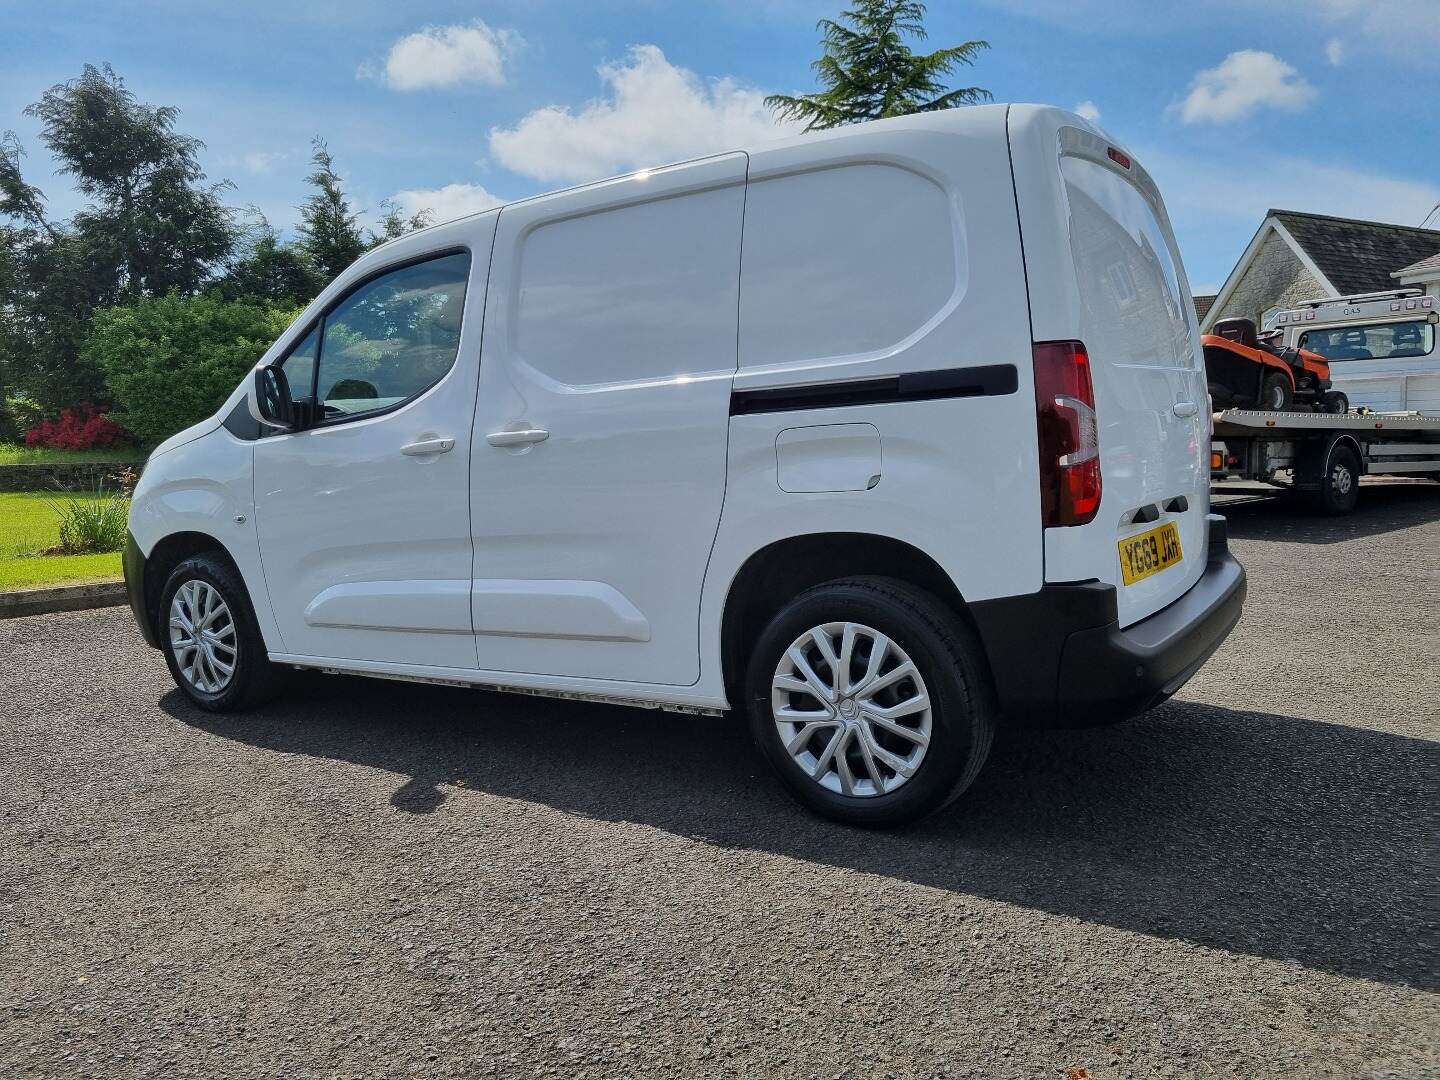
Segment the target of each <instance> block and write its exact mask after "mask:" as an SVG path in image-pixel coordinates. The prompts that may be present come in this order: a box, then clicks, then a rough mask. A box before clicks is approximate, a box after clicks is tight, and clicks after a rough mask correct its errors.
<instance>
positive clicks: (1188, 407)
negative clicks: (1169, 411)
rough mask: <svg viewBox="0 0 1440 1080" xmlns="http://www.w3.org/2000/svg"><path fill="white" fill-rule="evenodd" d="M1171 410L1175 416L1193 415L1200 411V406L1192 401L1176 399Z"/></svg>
mask: <svg viewBox="0 0 1440 1080" xmlns="http://www.w3.org/2000/svg"><path fill="white" fill-rule="evenodd" d="M1173 411H1174V413H1175V415H1176V416H1180V417H1185V416H1194V415H1195V414H1196V413H1198V412H1199V411H1200V406H1199V405H1196V404H1195V402H1193V401H1177V402H1176V403H1175V408H1174V410H1173Z"/></svg>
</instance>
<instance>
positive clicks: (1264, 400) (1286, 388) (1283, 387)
mask: <svg viewBox="0 0 1440 1080" xmlns="http://www.w3.org/2000/svg"><path fill="white" fill-rule="evenodd" d="M1294 397H1295V388H1294V387H1292V386H1291V385H1290V380H1289V379H1287V378H1286V377H1285V376H1284V375H1282V374H1280V372H1278V371H1277V372H1274V373H1273V374H1270V375H1266V376H1265V382H1264V383H1263V384H1262V385H1261V387H1260V407H1261V408H1262V409H1272V410H1275V411H1277V412H1281V411H1284V410H1285V409H1288V408H1290V402H1291V401H1292V400H1294Z"/></svg>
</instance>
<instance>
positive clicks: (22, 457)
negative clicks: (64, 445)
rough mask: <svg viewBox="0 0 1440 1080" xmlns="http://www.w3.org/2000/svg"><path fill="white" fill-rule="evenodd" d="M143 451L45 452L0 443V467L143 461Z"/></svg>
mask: <svg viewBox="0 0 1440 1080" xmlns="http://www.w3.org/2000/svg"><path fill="white" fill-rule="evenodd" d="M144 460H145V451H143V450H136V449H135V448H134V447H120V448H119V449H116V450H47V449H45V448H43V447H38V446H37V447H33V448H32V447H29V446H22V445H20V444H19V443H0V465H63V464H70V463H80V462H86V461H144Z"/></svg>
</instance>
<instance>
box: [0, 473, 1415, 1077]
mask: <svg viewBox="0 0 1440 1080" xmlns="http://www.w3.org/2000/svg"><path fill="white" fill-rule="evenodd" d="M1231 520H1232V535H1233V537H1234V538H1235V539H1234V547H1235V548H1236V550H1237V551H1238V553H1239V555H1240V557H1241V559H1242V560H1243V561H1244V562H1245V564H1246V566H1247V567H1248V569H1249V571H1250V574H1251V588H1250V600H1249V604H1248V607H1247V610H1246V615H1245V618H1244V619H1243V620H1242V622H1241V624H1240V627H1239V629H1238V630H1237V631H1236V633H1235V634H1234V635H1233V636H1232V638H1231V639H1230V641H1229V642H1228V643H1227V644H1226V645H1225V647H1224V648H1223V650H1222V651H1221V652H1220V653H1219V654H1217V655H1216V657H1215V658H1214V659H1213V660H1212V661H1211V662H1210V664H1209V666H1208V667H1207V668H1206V669H1205V670H1204V671H1203V672H1202V673H1201V675H1200V676H1199V677H1198V678H1197V679H1196V680H1195V681H1194V682H1192V683H1191V684H1190V685H1189V686H1188V687H1187V688H1186V689H1185V690H1184V691H1183V693H1182V695H1181V697H1180V698H1179V699H1177V700H1175V701H1173V702H1171V703H1170V704H1168V705H1166V706H1164V707H1162V708H1160V709H1158V710H1156V711H1154V712H1153V713H1151V714H1149V715H1148V716H1146V717H1144V718H1142V719H1140V720H1137V721H1133V722H1131V723H1129V724H1125V725H1122V726H1120V727H1118V728H1115V729H1111V730H1106V731H1092V732H1073V733H1049V732H1038V733H1028V732H1027V733H1012V734H1010V735H1008V736H1007V737H1005V738H1003V739H1002V740H1001V741H1000V742H999V744H998V745H997V747H996V750H995V752H994V755H993V756H992V758H991V763H990V765H989V767H988V768H987V770H986V771H985V773H984V774H983V775H982V777H981V779H980V781H979V782H978V783H977V784H976V786H975V787H974V788H972V789H971V791H970V792H969V793H968V794H967V795H966V796H965V797H964V798H963V799H962V800H961V801H960V802H959V803H958V804H956V805H955V806H954V807H952V808H951V809H950V810H949V811H947V812H946V813H945V814H943V815H942V816H940V817H937V818H934V819H932V820H930V821H928V822H926V823H924V824H923V825H922V826H920V827H917V828H914V829H911V830H909V831H907V832H903V833H896V834H875V833H866V832H859V831H853V830H848V829H844V828H841V827H838V826H835V825H831V824H827V823H825V822H822V821H820V820H817V819H815V818H812V817H810V816H808V815H807V814H805V813H804V812H802V811H800V810H799V809H797V808H796V807H794V806H792V805H791V804H790V803H789V802H788V801H786V799H785V798H784V796H783V795H782V794H781V792H780V791H779V790H778V789H777V786H776V785H775V783H773V782H772V781H771V779H770V778H769V776H768V775H767V774H766V772H765V771H764V769H763V767H762V763H761V762H760V760H759V758H758V757H757V755H756V753H755V752H753V751H752V749H751V747H750V746H749V744H748V742H747V739H746V736H745V734H744V730H743V727H742V725H741V724H740V723H739V722H738V721H736V720H734V719H729V718H727V719H722V720H707V719H693V718H687V717H675V716H669V715H666V714H662V713H650V712H643V711H632V710H627V709H621V708H612V707H600V706H592V705H581V704H571V703H560V702H548V701H544V700H538V699H531V698H523V697H509V696H504V695H494V694H487V693H481V692H478V691H458V690H443V689H438V688H428V687H416V686H409V685H402V684H394V683H384V682H377V681H369V680H351V679H342V678H338V677H326V676H314V677H311V678H309V679H307V680H306V681H305V682H304V683H303V685H302V686H301V687H299V688H298V689H297V690H296V691H295V692H294V694H292V695H291V697H290V698H289V699H288V700H286V701H285V702H284V703H283V704H280V705H277V706H274V707H271V708H269V709H268V710H266V711H264V712H261V713H257V714H254V715H250V716H244V717H215V716H210V715H207V714H205V713H201V712H199V711H197V710H195V709H193V708H191V707H190V706H188V705H187V704H186V702H185V701H184V699H183V698H182V697H181V696H180V694H179V693H178V692H177V691H176V690H174V689H173V686H172V684H171V683H170V680H169V678H168V676H167V675H166V672H165V668H164V664H163V663H162V661H161V658H160V656H159V654H158V653H155V652H152V651H150V650H148V649H146V648H145V647H144V646H143V645H142V644H141V643H140V640H139V637H138V636H137V633H136V631H135V628H134V626H133V625H132V624H131V621H130V614H129V612H128V610H125V609H109V610H103V611H96V612H88V613H87V612H80V613H71V614H62V615H52V616H39V617H34V618H28V619H17V620H11V621H8V622H4V623H0V738H3V744H0V745H3V753H4V757H3V766H0V768H3V778H4V781H5V782H4V784H3V786H0V1076H5V1077H30V1076H36V1077H41V1076H47V1077H48V1076H66V1077H69V1076H93V1077H130V1076H147V1077H165V1078H171V1077H191V1076H193V1077H207V1078H209V1077H231V1076H234V1077H251V1076H253V1077H285V1078H292V1077H295V1078H298V1077H311V1076H315V1077H319V1076H325V1077H331V1076H340V1077H344V1076H354V1077H367V1078H369V1077H391V1076H395V1077H402V1076H407V1077H408V1076H465V1077H483V1076H540V1075H552V1076H563V1077H567V1078H568V1077H582V1076H710V1075H716V1076H719V1075H727V1076H755V1077H759V1076H776V1077H790V1076H820V1077H835V1076H847V1077H848V1076H857V1077H858V1076H897V1077H909V1076H947V1075H948V1076H976V1077H982V1076H983V1077H1016V1078H1032V1077H1052V1078H1054V1077H1065V1076H1066V1074H1067V1070H1069V1075H1070V1076H1071V1077H1083V1076H1088V1077H1091V1078H1095V1080H1099V1078H1109V1077H1122V1076H1124V1077H1146V1078H1149V1077H1185V1078H1187V1080H1188V1078H1208V1077H1236V1078H1246V1080H1251V1078H1257V1077H1269V1076H1304V1077H1315V1076H1325V1077H1329V1076H1336V1077H1341V1076H1343V1077H1386V1078H1398V1077H1407V1078H1410V1077H1436V1076H1440V1052H1437V1046H1436V1038H1437V1031H1440V996H1437V993H1436V991H1437V989H1440V971H1437V969H1440V958H1437V951H1436V932H1435V931H1436V928H1435V921H1434V913H1435V909H1436V903H1435V901H1436V898H1437V880H1440V877H1437V871H1440V865H1437V858H1436V851H1437V848H1436V834H1437V790H1440V787H1437V779H1440V768H1437V766H1440V755H1437V742H1436V740H1437V738H1440V716H1437V703H1440V670H1437V660H1436V645H1437V637H1440V603H1437V591H1440V489H1436V488H1431V487H1426V486H1414V485H1411V486H1402V487H1394V488H1383V489H1382V488H1373V489H1367V491H1366V493H1365V499H1364V503H1363V506H1362V510H1361V512H1360V513H1358V514H1356V515H1355V516H1354V517H1351V518H1348V519H1343V520H1340V521H1338V522H1336V521H1324V520H1319V519H1315V518H1309V517H1303V516H1299V515H1297V514H1295V513H1293V512H1291V511H1290V510H1288V509H1286V508H1284V507H1281V506H1278V505H1276V504H1273V503H1263V504H1251V505H1246V506H1239V507H1236V508H1234V509H1233V511H1232V517H1231Z"/></svg>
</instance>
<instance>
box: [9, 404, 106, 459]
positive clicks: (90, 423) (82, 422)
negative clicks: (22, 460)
mask: <svg viewBox="0 0 1440 1080" xmlns="http://www.w3.org/2000/svg"><path fill="white" fill-rule="evenodd" d="M129 441H130V434H129V432H127V431H126V430H125V429H124V428H123V427H121V426H120V425H119V424H117V423H116V422H115V421H114V420H111V419H110V417H108V416H106V415H105V408H104V407H103V406H97V405H92V404H91V403H90V402H88V401H86V402H84V403H82V404H80V405H77V406H75V408H73V409H61V410H60V419H59V420H42V421H40V423H39V424H37V425H36V426H35V427H33V428H31V429H30V430H29V431H27V432H26V433H25V445H26V446H43V447H46V448H47V449H50V450H108V449H110V448H111V447H115V446H123V445H125V444H126V443H127V442H129Z"/></svg>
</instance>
